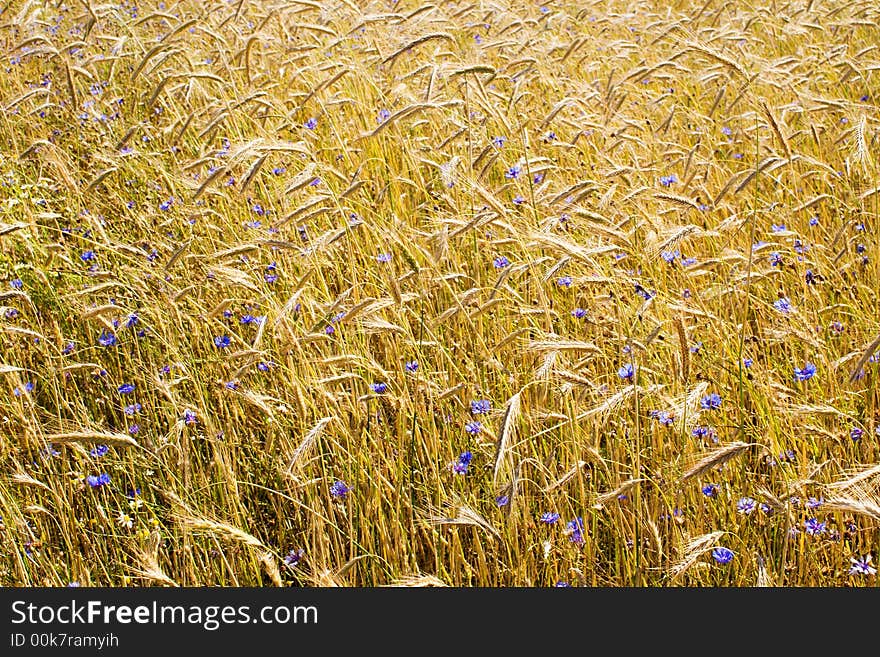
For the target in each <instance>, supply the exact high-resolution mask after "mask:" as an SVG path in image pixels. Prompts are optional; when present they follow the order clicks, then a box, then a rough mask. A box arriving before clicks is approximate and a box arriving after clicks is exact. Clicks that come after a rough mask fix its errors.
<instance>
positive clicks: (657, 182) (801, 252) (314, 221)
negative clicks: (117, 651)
mask: <svg viewBox="0 0 880 657" xmlns="http://www.w3.org/2000/svg"><path fill="white" fill-rule="evenodd" d="M878 19H880V10H878V8H877V7H876V6H875V3H869V2H858V3H845V2H838V1H832V0H828V1H825V2H810V1H806V0H795V1H794V2H790V3H787V4H785V3H783V5H781V6H780V7H779V8H778V11H777V10H774V11H766V10H765V9H763V8H761V7H759V6H757V5H755V6H751V5H748V4H746V3H720V2H715V3H713V2H708V3H706V2H703V1H700V2H688V1H682V2H674V3H672V4H668V3H667V4H664V5H663V6H662V8H660V7H659V6H657V5H656V3H649V2H637V3H635V4H633V3H632V2H620V1H618V0H612V1H610V2H589V1H588V2H573V1H567V0H560V1H559V2H548V3H546V5H544V6H541V5H539V4H533V3H526V2H515V1H513V2H504V3H494V4H491V5H484V4H483V3H467V2H444V3H433V4H423V3H418V2H412V1H410V0H402V1H401V2H396V3H388V2H382V1H379V0H369V1H363V2H360V1H356V2H354V1H349V0H330V1H328V2H297V3H290V2H280V1H276V0H261V1H259V2H258V1H256V0H244V1H243V2H235V3H231V4H230V3H227V2H219V1H215V0H209V1H208V2H193V1H191V0H182V1H180V2H174V3H172V2H167V0H166V3H158V2H153V1H152V0H151V1H150V2H148V3H147V4H142V5H135V4H133V3H131V2H128V1H126V2H124V3H123V4H118V5H117V4H95V3H92V4H83V3H76V2H67V3H63V2H62V3H61V4H60V5H59V4H58V3H51V2H46V1H44V0H13V2H11V3H0V68H2V75H0V108H2V112H0V354H2V355H0V457H2V459H0V462H2V464H3V465H2V466H0V519H2V520H0V541H2V546H3V550H2V554H0V585H26V586H28V585H44V584H49V585H65V584H67V583H69V582H72V581H76V582H79V583H81V584H84V585H110V586H121V585H126V584H137V585H149V586H192V585H233V586H253V585H257V586H290V585H293V586H443V585H449V586H471V585H478V586H508V585H529V586H531V585H541V586H544V585H554V584H556V583H557V582H559V581H561V580H565V581H571V583H573V584H574V583H577V584H586V585H593V586H629V585H647V586H667V585H675V586H679V585H680V586H754V585H756V584H757V585H759V586H770V585H774V586H851V585H864V584H867V585H875V584H876V580H877V578H876V577H864V576H860V575H857V574H850V572H849V567H850V564H851V563H852V562H851V558H853V557H855V558H861V557H863V556H864V555H867V554H872V555H873V556H874V557H875V558H877V557H878V555H880V538H878V537H880V532H878V526H880V513H878V510H877V492H878V490H877V486H878V483H877V480H878V477H877V463H878V460H880V459H878V454H880V450H878V440H880V434H878V433H877V432H878V426H880V393H878V376H880V371H878V361H880V357H878V344H880V343H878V334H880V317H878V315H877V312H876V309H877V308H878V307H880V297H878V294H880V293H878V290H880V265H878V262H880V255H878V246H880V242H878V230H880V223H878V221H880V220H878V207H880V194H878V193H877V192H878V190H880V170H878V164H877V162H878V118H880V117H878V112H877V107H878V106H877V98H878V97H880V85H878V74H880V50H878V49H877V45H876V44H877V43H878V39H880V31H878V28H877V21H878ZM781 299H785V300H787V303H788V306H787V305H786V304H785V302H781V301H780V300H781ZM789 306H790V310H789V311H788V312H786V310H788V308H789ZM807 363H812V364H813V365H815V368H816V371H815V375H813V376H812V377H811V378H808V379H807V380H798V377H797V376H796V375H795V370H796V368H797V371H798V372H801V373H803V372H805V371H806V372H809V371H811V370H809V368H807V369H804V368H805V366H806V364H807ZM629 368H631V369H629ZM801 378H803V376H801ZM129 386H131V387H129ZM713 395H718V398H717V403H716V398H715V397H713ZM480 400H486V402H487V403H486V405H485V406H483V405H482V404H481V403H475V402H480ZM835 473H839V474H835ZM823 497H824V502H823V501H822V498H823ZM749 499H753V500H754V504H752V503H751V502H749ZM557 513H558V514H559V519H558V520H557V521H556V522H553V519H554V518H555V517H556V516H555V515H552V514H557ZM578 518H580V519H581V520H580V522H578V521H577V520H576V519H578ZM821 523H824V524H821ZM692 537H697V538H692ZM722 548H724V549H729V550H731V551H732V557H731V559H730V560H729V562H727V563H722V561H725V558H724V554H726V553H725V552H724V550H723V549H722ZM300 550H301V552H299V551H300ZM572 573H578V575H577V579H576V580H571V579H570V578H571V577H572Z"/></svg>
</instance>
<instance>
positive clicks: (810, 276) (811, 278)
mask: <svg viewBox="0 0 880 657" xmlns="http://www.w3.org/2000/svg"><path fill="white" fill-rule="evenodd" d="M804 281H806V283H807V285H815V284H816V275H815V274H814V273H813V270H812V269H808V270H807V271H806V272H804Z"/></svg>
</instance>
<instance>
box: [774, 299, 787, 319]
mask: <svg viewBox="0 0 880 657" xmlns="http://www.w3.org/2000/svg"><path fill="white" fill-rule="evenodd" d="M773 307H774V308H776V310H778V311H779V312H781V313H785V314H786V315H787V314H788V313H790V312H791V301H789V300H788V298H787V297H782V298H781V299H777V300H776V301H774V302H773Z"/></svg>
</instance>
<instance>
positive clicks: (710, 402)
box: [700, 392, 721, 411]
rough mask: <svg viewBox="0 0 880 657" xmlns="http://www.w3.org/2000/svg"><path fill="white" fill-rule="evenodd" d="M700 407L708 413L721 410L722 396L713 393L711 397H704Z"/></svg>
mask: <svg viewBox="0 0 880 657" xmlns="http://www.w3.org/2000/svg"><path fill="white" fill-rule="evenodd" d="M700 407H701V408H704V409H706V410H708V411H716V410H718V409H719V408H721V395H719V394H718V393H717V392H713V393H712V394H710V395H706V396H704V397H703V398H702V399H701V400H700Z"/></svg>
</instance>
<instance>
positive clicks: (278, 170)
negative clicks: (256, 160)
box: [272, 167, 287, 176]
mask: <svg viewBox="0 0 880 657" xmlns="http://www.w3.org/2000/svg"><path fill="white" fill-rule="evenodd" d="M285 171H287V167H275V168H274V169H272V173H273V174H275V175H276V176H280V175H281V174H282V173H284V172H285Z"/></svg>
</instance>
